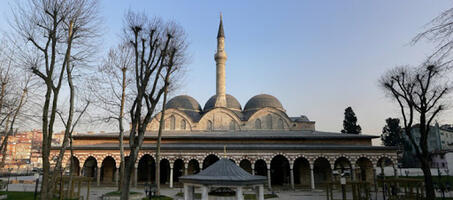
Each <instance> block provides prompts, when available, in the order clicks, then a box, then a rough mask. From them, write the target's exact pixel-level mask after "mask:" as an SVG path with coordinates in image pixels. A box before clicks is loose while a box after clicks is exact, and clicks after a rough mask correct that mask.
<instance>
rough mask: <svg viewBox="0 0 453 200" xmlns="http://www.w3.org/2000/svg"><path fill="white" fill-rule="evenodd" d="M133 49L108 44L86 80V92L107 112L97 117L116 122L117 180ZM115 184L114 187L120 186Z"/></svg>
mask: <svg viewBox="0 0 453 200" xmlns="http://www.w3.org/2000/svg"><path fill="white" fill-rule="evenodd" d="M132 56H133V51H132V48H131V46H130V45H129V44H128V43H126V44H121V45H119V46H118V47H116V48H112V49H111V50H110V51H109V53H108V56H107V58H106V59H105V60H104V62H103V64H102V65H101V66H100V67H99V68H98V73H96V74H97V75H96V76H94V77H93V78H92V79H91V81H90V84H89V89H90V93H91V94H93V96H94V102H95V104H96V105H97V106H98V107H99V108H101V109H102V110H103V111H104V113H103V114H105V113H106V114H107V116H105V115H102V116H101V117H97V118H100V119H101V120H102V121H103V122H110V119H114V120H115V122H116V123H118V130H119V134H118V137H119V148H120V157H121V160H120V173H121V174H120V175H119V178H120V182H121V181H122V180H123V179H124V178H123V177H124V169H125V160H124V157H125V156H124V141H123V140H124V123H125V119H124V118H125V116H124V113H125V112H124V110H125V108H126V106H127V105H129V104H130V98H129V96H130V95H131V94H130V93H131V91H129V89H130V88H129V86H130V83H131V80H132V79H131V77H130V74H129V73H128V72H129V71H131V70H132V67H133V58H132ZM121 185H122V184H119V185H118V191H120V190H121Z"/></svg>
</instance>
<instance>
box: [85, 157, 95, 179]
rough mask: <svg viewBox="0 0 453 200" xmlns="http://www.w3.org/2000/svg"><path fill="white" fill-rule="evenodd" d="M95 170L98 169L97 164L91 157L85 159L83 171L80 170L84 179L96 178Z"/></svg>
mask: <svg viewBox="0 0 453 200" xmlns="http://www.w3.org/2000/svg"><path fill="white" fill-rule="evenodd" d="M97 168H98V162H97V160H96V158H94V157H93V156H89V157H87V158H86V159H85V162H84V164H83V169H82V174H83V176H86V177H92V178H95V177H96V173H97Z"/></svg>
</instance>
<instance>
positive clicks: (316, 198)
mask: <svg viewBox="0 0 453 200" xmlns="http://www.w3.org/2000/svg"><path fill="white" fill-rule="evenodd" d="M34 189H35V185H34V184H10V185H9V191H28V192H31V191H34ZM90 190H91V191H90V200H99V199H100V197H101V196H102V194H105V193H107V192H111V191H114V190H116V187H113V186H110V187H107V186H100V187H97V186H91V187H90ZM131 190H132V191H135V192H144V188H143V186H139V187H137V188H133V187H132V188H131ZM178 192H182V189H181V188H174V189H170V188H168V187H165V186H163V188H162V190H161V193H162V195H166V196H169V197H172V198H174V199H175V200H182V199H183V198H182V197H178V196H176V194H177V193H178ZM196 192H198V193H199V192H200V191H196ZM245 192H246V193H253V191H251V190H245ZM266 193H270V191H266ZM275 193H276V194H277V195H278V196H279V197H278V198H272V199H268V200H276V199H284V200H325V199H326V193H325V191H323V190H313V191H312V190H304V189H297V190H296V191H292V190H279V189H278V188H277V189H275ZM81 195H82V196H85V195H86V187H83V188H82V190H81ZM350 195H351V194H348V199H351V196H350ZM437 195H438V196H440V194H437ZM446 196H447V197H452V196H453V192H450V193H447V194H446ZM334 198H335V199H341V193H339V192H338V191H337V192H335V193H334ZM371 199H372V200H376V194H375V193H372V194H371ZM381 199H383V198H382V193H381V192H379V193H378V194H377V200H381Z"/></svg>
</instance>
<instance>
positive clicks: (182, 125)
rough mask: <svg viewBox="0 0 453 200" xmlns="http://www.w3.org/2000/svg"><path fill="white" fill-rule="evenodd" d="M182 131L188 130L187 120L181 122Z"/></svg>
mask: <svg viewBox="0 0 453 200" xmlns="http://www.w3.org/2000/svg"><path fill="white" fill-rule="evenodd" d="M181 130H186V120H185V119H182V120H181Z"/></svg>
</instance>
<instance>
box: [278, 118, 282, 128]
mask: <svg viewBox="0 0 453 200" xmlns="http://www.w3.org/2000/svg"><path fill="white" fill-rule="evenodd" d="M277 125H278V126H277V127H278V129H283V120H282V119H281V118H280V119H278V124H277Z"/></svg>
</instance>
